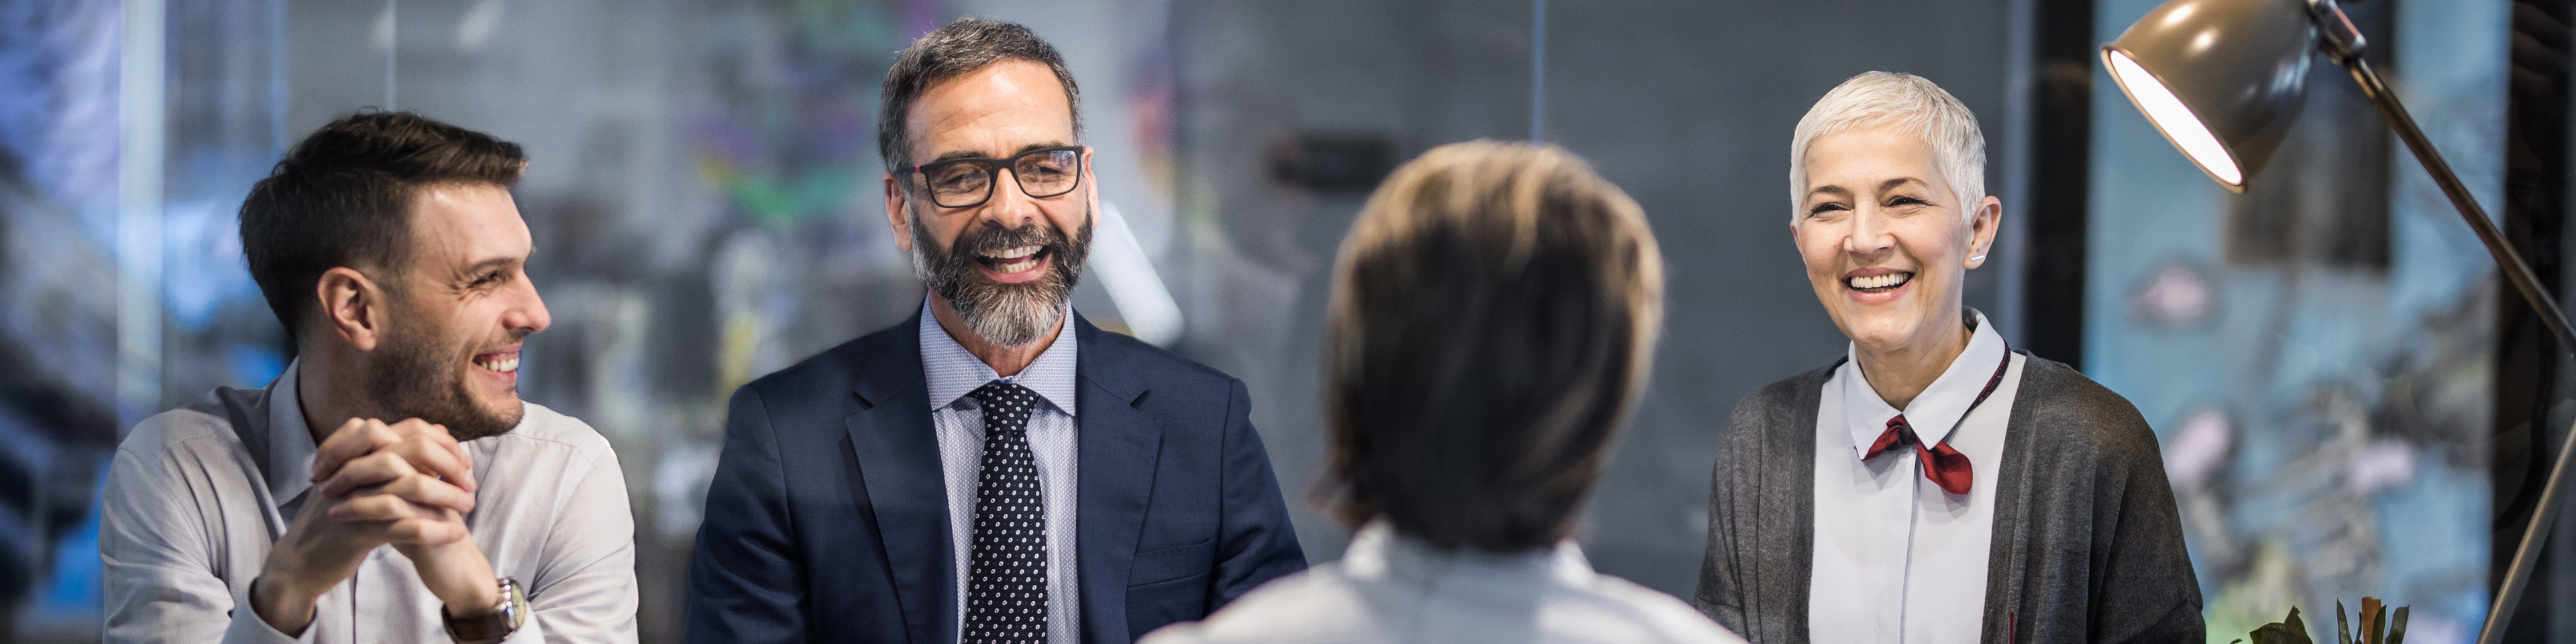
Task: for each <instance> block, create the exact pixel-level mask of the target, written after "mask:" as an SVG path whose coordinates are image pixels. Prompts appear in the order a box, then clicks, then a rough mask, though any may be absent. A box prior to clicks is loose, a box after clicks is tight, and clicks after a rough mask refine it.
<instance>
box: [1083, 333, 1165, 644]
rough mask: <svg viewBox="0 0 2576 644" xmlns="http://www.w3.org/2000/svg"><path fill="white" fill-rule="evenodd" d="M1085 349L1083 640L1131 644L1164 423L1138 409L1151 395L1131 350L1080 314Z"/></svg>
mask: <svg viewBox="0 0 2576 644" xmlns="http://www.w3.org/2000/svg"><path fill="white" fill-rule="evenodd" d="M1074 332H1075V335H1074V340H1075V341H1076V342H1079V343H1080V345H1079V346H1080V347H1081V349H1079V354H1078V355H1079V356H1080V360H1079V364H1078V366H1077V368H1076V369H1077V370H1078V371H1079V372H1080V373H1081V376H1082V377H1081V393H1080V394H1078V396H1079V400H1078V402H1076V403H1075V405H1076V406H1077V407H1079V408H1080V412H1081V417H1080V419H1079V426H1080V428H1081V435H1080V437H1079V438H1078V441H1079V444H1080V446H1081V453H1080V455H1079V460H1080V461H1081V468H1082V469H1081V473H1080V480H1081V484H1080V485H1081V488H1080V491H1079V493H1078V494H1077V498H1078V499H1079V501H1077V502H1076V504H1077V505H1078V506H1080V511H1079V512H1080V514H1078V515H1077V516H1076V522H1077V526H1076V528H1075V531H1076V532H1077V533H1078V536H1079V538H1080V543H1081V547H1080V552H1081V554H1080V555H1079V557H1080V559H1081V566H1082V567H1081V568H1080V569H1078V572H1079V574H1080V579H1081V583H1082V591H1081V592H1082V608H1083V610H1082V613H1083V615H1082V630H1083V639H1084V640H1085V641H1093V642H1123V641H1126V640H1127V639H1128V637H1129V633H1128V632H1127V601H1126V600H1127V572H1128V569H1129V566H1130V564H1131V563H1133V562H1134V560H1135V558H1136V542H1137V538H1138V535H1139V534H1141V533H1142V532H1143V530H1144V528H1145V503H1146V501H1147V500H1149V499H1150V498H1151V497H1152V495H1153V489H1154V472H1155V463H1156V461H1157V459H1158V456H1159V451H1160V449H1161V447H1162V441H1163V425H1162V422H1161V421H1157V420H1155V419H1154V417H1152V416H1149V415H1146V414H1145V412H1144V411H1143V410H1139V409H1137V408H1136V407H1135V405H1136V404H1138V403H1140V402H1142V401H1143V400H1144V398H1145V394H1146V391H1147V388H1146V384H1145V382H1144V380H1143V379H1141V378H1138V377H1137V374H1136V372H1135V370H1134V369H1131V368H1129V367H1128V365H1127V364H1126V360H1125V359H1126V358H1127V357H1128V356H1127V355H1126V354H1125V353H1124V351H1125V350H1126V348H1125V347H1121V346H1118V345H1116V344H1114V343H1112V342H1106V341H1103V338H1102V337H1101V334H1102V332H1101V331H1100V330H1099V329H1097V328H1094V327H1092V326H1091V322H1090V321H1089V320H1084V319H1082V317H1081V316H1080V315H1078V314H1077V315H1075V316H1074Z"/></svg>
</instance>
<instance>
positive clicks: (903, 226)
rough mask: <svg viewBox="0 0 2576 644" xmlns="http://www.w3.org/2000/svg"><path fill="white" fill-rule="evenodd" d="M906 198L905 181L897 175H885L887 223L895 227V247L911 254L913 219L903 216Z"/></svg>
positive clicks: (890, 173) (889, 173)
mask: <svg viewBox="0 0 2576 644" xmlns="http://www.w3.org/2000/svg"><path fill="white" fill-rule="evenodd" d="M905 197H906V195H905V194H904V189H903V181H902V180H901V179H900V178H898V177H896V176H895V173H892V172H888V173H885V208H886V223H887V224H888V225H891V226H894V247H895V248H897V249H901V250H902V251H903V252H907V253H909V252H912V218H911V217H906V216H904V214H903V211H904V201H905Z"/></svg>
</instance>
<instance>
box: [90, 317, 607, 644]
mask: <svg viewBox="0 0 2576 644" xmlns="http://www.w3.org/2000/svg"><path fill="white" fill-rule="evenodd" d="M300 365H301V363H300V362H298V363H293V364H288V365H287V367H286V373H285V374H284V375H280V376H278V378H277V380H276V381H274V382H271V383H269V386H268V389H266V390H265V391H264V392H262V391H260V390H251V391H249V392H246V393H247V394H248V395H249V396H252V398H251V399H250V400H252V402H251V403H249V404H248V405H247V406H248V409H247V410H246V411H245V417H244V418H242V419H241V420H242V421H243V424H245V425H247V426H246V427H236V426H234V423H233V419H232V415H231V413H230V412H229V411H228V407H227V406H226V405H225V404H224V403H223V402H221V401H219V400H218V399H217V397H216V396H215V395H213V394H209V395H208V396H206V397H205V398H201V399H198V400H197V402H194V403H191V404H189V405H187V406H184V407H180V408H178V409H173V410H170V411H167V412H163V413H161V414H159V415H155V416H153V417H151V418H147V419H144V421H143V422H142V423H141V424H138V425H136V426H135V427H134V431H133V433H131V434H127V435H126V437H125V440H124V442H123V443H122V444H120V445H118V446H117V450H116V459H115V461H114V463H113V465H111V466H110V467H109V470H108V479H107V489H106V493H105V503H104V505H103V507H102V509H101V511H100V519H99V521H100V526H99V542H98V554H99V558H100V560H101V561H102V563H103V564H104V565H105V566H106V570H105V573H104V575H103V577H104V581H105V586H106V588H105V591H106V597H105V607H104V608H105V612H106V614H105V616H104V617H105V619H106V622H107V623H106V633H105V636H104V638H103V639H104V640H105V641H107V642H113V643H120V644H121V643H125V642H213V641H217V640H221V641H223V642H226V643H227V644H233V643H254V642H258V643H283V642H314V643H330V644H341V643H347V644H356V643H361V642H366V643H373V642H446V641H448V636H447V630H446V623H445V621H444V620H442V619H441V618H440V616H439V610H440V608H441V607H442V604H441V602H440V601H439V599H438V597H437V596H436V595H433V594H430V592H429V589H428V588H427V587H424V586H422V585H421V580H420V575H419V573H417V572H415V571H414V570H413V568H412V564H411V560H410V559H408V558H405V557H403V556H402V554H400V553H398V552H396V551H395V550H394V549H393V547H392V546H383V547H378V548H376V549H375V551H374V552H370V553H368V554H367V556H366V559H364V560H363V561H361V562H360V563H359V564H358V570H357V573H356V574H354V575H352V576H351V577H350V578H349V579H345V580H342V581H341V582H340V583H339V584H338V585H335V586H332V587H331V589H330V590H329V591H328V592H324V593H323V594H322V596H321V597H320V598H318V599H317V600H316V601H315V602H314V614H313V621H312V623H311V624H310V625H308V626H306V627H305V628H304V632H303V633H301V634H300V636H298V637H288V636H286V635H285V634H283V633H280V632H278V630H277V629H276V628H274V627H271V626H270V625H269V624H268V622H267V621H266V620H263V619H260V618H259V616H258V612H257V611H254V610H251V608H250V603H249V601H248V598H247V593H248V592H249V590H250V585H251V580H253V579H256V578H258V577H259V574H260V570H261V568H262V566H263V565H264V564H265V563H266V562H267V561H268V553H269V549H270V546H271V545H273V544H274V542H275V541H276V540H277V538H278V537H279V536H280V535H283V534H285V532H286V528H287V525H288V523H289V522H290V521H292V520H293V519H294V517H295V515H296V512H298V511H300V510H303V509H307V508H310V507H318V506H314V504H313V502H312V500H311V498H310V497H311V495H310V494H309V493H310V492H311V491H312V489H313V483H312V482H311V481H310V478H311V476H312V473H313V455H314V453H315V452H316V449H315V445H314V441H313V433H312V432H311V431H310V430H308V429H306V426H305V424H304V412H303V408H302V407H301V406H300V405H299V404H298V402H297V396H296V390H295V387H296V381H297V377H298V376H297V372H298V371H299V369H300ZM464 446H465V451H466V453H467V454H469V455H471V456H472V457H473V461H474V480H475V482H476V483H478V484H479V485H478V486H477V487H476V489H475V490H474V504H475V505H474V511H473V512H469V513H466V515H465V525H466V528H467V529H468V530H470V531H471V532H472V533H473V535H474V545H475V546H476V547H479V548H481V549H482V551H483V556H484V557H485V558H487V559H489V560H490V561H491V564H492V574H494V575H497V576H501V577H510V578H514V579H516V580H518V582H519V584H520V586H519V587H520V589H521V590H522V591H524V592H526V593H527V594H528V603H529V605H530V606H531V607H532V608H534V609H535V610H534V614H532V615H530V616H529V617H528V620H527V622H526V624H525V625H523V626H521V627H520V629H519V631H518V632H517V633H514V634H512V635H511V636H510V639H509V640H508V641H509V642H510V643H511V644H536V643H538V642H547V643H551V644H566V643H572V642H600V643H632V642H634V641H635V604H636V587H635V515H634V514H633V513H631V512H629V511H628V510H627V505H626V478H625V475H624V473H623V472H622V471H620V470H619V469H618V466H617V454H616V453H615V452H613V451H611V450H610V449H609V445H608V439H606V438H604V437H601V436H600V435H599V432H598V431H595V430H592V429H591V428H590V425H587V424H584V423H582V422H581V421H580V420H578V419H575V418H573V417H570V416H565V415H563V414H558V413H555V412H554V411H553V410H550V409H546V408H545V407H544V406H541V405H538V404H536V403H526V415H524V416H522V417H521V418H520V419H519V425H518V426H517V427H514V428H512V429H511V430H510V431H509V432H508V433H504V434H501V435H499V436H487V437H484V438H478V439H474V440H470V441H465V443H464Z"/></svg>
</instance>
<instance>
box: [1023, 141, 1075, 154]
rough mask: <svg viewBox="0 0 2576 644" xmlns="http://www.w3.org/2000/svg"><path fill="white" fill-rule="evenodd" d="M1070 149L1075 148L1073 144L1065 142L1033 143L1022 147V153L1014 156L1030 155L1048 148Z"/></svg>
mask: <svg viewBox="0 0 2576 644" xmlns="http://www.w3.org/2000/svg"><path fill="white" fill-rule="evenodd" d="M1069 147H1073V145H1072V144H1069V143H1065V142H1063V141H1048V142H1045V143H1031V144H1028V145H1023V146H1020V151H1018V152H1013V153H1012V154H1028V153H1030V152H1036V151H1038V150H1044V149H1047V148H1069Z"/></svg>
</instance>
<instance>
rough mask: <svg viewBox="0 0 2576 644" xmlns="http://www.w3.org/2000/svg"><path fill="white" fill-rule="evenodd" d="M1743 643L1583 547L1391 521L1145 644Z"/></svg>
mask: <svg viewBox="0 0 2576 644" xmlns="http://www.w3.org/2000/svg"><path fill="white" fill-rule="evenodd" d="M1256 642H1257V643H1265V644H1304V643H1308V642H1312V643H1316V644H1324V643H1331V644H1376V643H1385V644H1449V643H1457V644H1468V643H1474V644H1484V643H1487V642H1522V643H1526V644H1575V643H1582V644H1593V643H1598V644H1614V643H1615V644H1742V643H1743V642H1744V640H1743V638H1739V637H1736V636H1735V634H1734V633H1729V632H1726V629H1725V628H1722V627H1719V626H1718V625H1717V623H1716V622H1711V621H1708V618H1707V617H1705V616H1702V615H1700V614H1699V611H1697V610H1692V609H1691V607H1690V605H1689V604H1684V603H1682V602H1681V600H1678V599H1674V598H1673V597H1672V596H1671V595H1666V594H1663V593H1659V592H1655V591H1653V590H1650V589H1647V588H1646V587H1644V586H1639V585H1636V584H1634V583H1630V582H1629V581H1628V580H1625V579H1620V578H1618V577H1613V576H1610V575H1604V574H1599V573H1595V572H1593V571H1592V564H1591V563H1590V562H1587V561H1585V560H1584V558H1583V550H1582V549H1581V548H1577V547H1575V545H1574V542H1573V541H1572V540H1568V541H1564V542H1561V543H1558V544H1557V545H1556V547H1554V548H1540V549H1536V550H1531V551H1529V552H1524V553H1517V554H1494V553H1488V552H1482V551H1476V550H1472V549H1462V550H1449V551H1444V550H1441V549H1439V548H1437V547H1434V546H1432V545H1431V544H1430V543H1429V542H1425V541H1422V540H1419V539H1415V538H1412V537H1408V536H1404V535H1401V534H1398V533H1396V531H1395V529H1394V528H1393V526H1391V525H1390V524H1388V523H1387V522H1386V521H1385V520H1378V521H1372V522H1370V523H1369V524H1368V525H1366V526H1363V527H1361V528H1360V531H1359V533H1358V534H1355V535H1352V536H1351V545H1350V548H1349V549H1347V550H1344V551H1342V560H1341V561H1336V562H1333V563H1328V564H1324V565H1320V566H1316V567H1313V568H1309V569H1307V570H1305V571H1303V572H1299V573H1297V574H1294V575H1289V576H1286V577H1281V578H1279V579H1276V580H1273V581H1271V582H1270V583H1267V584H1262V585H1261V587H1260V588H1257V589H1254V590H1253V591H1252V592H1251V593H1249V594H1246V595H1244V596H1243V597H1242V598H1241V599H1237V600H1235V602H1234V603H1232V604H1227V605H1226V607H1225V608H1224V609H1222V610H1219V611H1217V613H1216V614H1214V615H1210V616H1208V618H1207V620H1206V621H1202V622H1182V623H1177V624H1173V625H1170V626H1166V627H1163V628H1162V629H1160V630H1156V631H1154V632H1153V633H1149V634H1147V635H1146V636H1145V638H1144V639H1143V640H1141V644H1218V643H1225V644H1253V643H1256Z"/></svg>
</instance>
